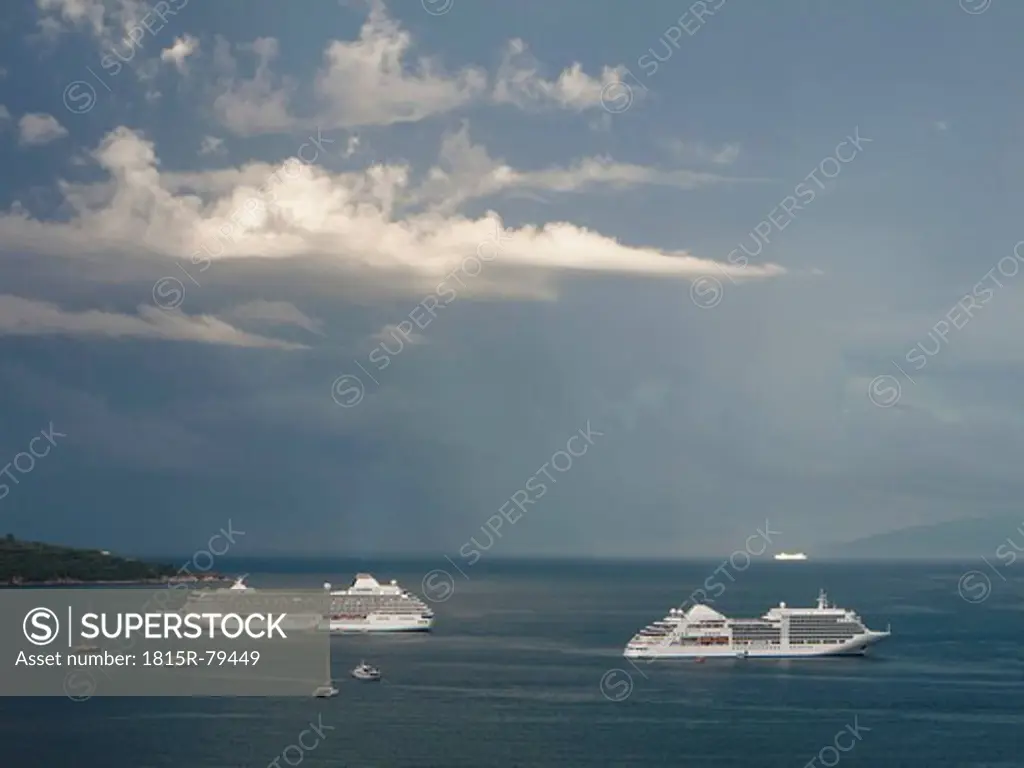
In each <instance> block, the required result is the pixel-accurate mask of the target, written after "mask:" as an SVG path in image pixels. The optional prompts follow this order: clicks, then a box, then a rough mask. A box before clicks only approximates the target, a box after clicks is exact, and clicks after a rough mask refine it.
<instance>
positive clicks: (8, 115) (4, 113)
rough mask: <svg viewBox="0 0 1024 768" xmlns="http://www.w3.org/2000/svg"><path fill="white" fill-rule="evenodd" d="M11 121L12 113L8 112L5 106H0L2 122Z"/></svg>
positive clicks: (0, 119)
mask: <svg viewBox="0 0 1024 768" xmlns="http://www.w3.org/2000/svg"><path fill="white" fill-rule="evenodd" d="M10 119H11V113H10V112H8V111H7V107H5V106H4V105H3V104H0V121H3V120H10Z"/></svg>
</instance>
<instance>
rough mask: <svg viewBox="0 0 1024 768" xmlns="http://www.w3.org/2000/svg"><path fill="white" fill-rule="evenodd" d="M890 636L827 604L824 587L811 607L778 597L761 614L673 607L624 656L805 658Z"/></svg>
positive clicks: (861, 648) (861, 649) (852, 650)
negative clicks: (747, 616) (739, 616)
mask: <svg viewBox="0 0 1024 768" xmlns="http://www.w3.org/2000/svg"><path fill="white" fill-rule="evenodd" d="M887 637H889V629H888V627H887V628H886V630H885V632H875V631H873V630H870V629H868V628H867V627H865V626H864V623H863V622H862V621H861V619H860V617H859V616H858V615H857V614H856V613H854V612H853V611H850V610H847V609H845V608H837V607H835V606H834V605H829V602H828V597H827V596H826V595H825V591H824V590H822V591H821V593H820V594H819V595H818V605H817V607H815V608H788V607H787V606H786V604H785V603H779V606H778V607H777V608H772V609H771V610H769V611H768V612H767V613H766V614H764V616H762V617H761V618H759V619H728V618H726V617H725V616H723V615H722V614H720V613H719V612H718V611H716V610H714V609H713V608H709V607H708V606H706V605H695V606H693V607H692V608H690V610H688V611H683V610H681V609H678V608H673V609H672V610H671V611H669V614H668V616H666V617H665V618H664V619H662V620H661V621H656V622H654V623H653V624H649V625H648V626H647V627H645V628H644V629H642V630H640V631H639V632H638V633H637V634H636V635H634V636H633V639H632V640H630V641H629V644H628V645H627V646H626V650H625V653H624V654H623V655H624V656H627V657H629V658H639V659H658V658H661V659H672V658H705V657H712V656H731V657H738V658H803V657H809V656H862V655H864V653H865V652H866V651H867V649H868V647H869V646H871V645H874V644H875V643H877V642H878V641H880V640H884V639H885V638H887Z"/></svg>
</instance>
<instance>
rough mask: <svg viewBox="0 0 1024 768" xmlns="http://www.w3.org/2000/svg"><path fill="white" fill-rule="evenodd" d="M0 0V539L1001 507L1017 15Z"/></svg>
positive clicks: (727, 519) (711, 545)
mask: <svg viewBox="0 0 1024 768" xmlns="http://www.w3.org/2000/svg"><path fill="white" fill-rule="evenodd" d="M11 6H12V7H11V9H8V12H7V13H6V14H5V19H4V21H3V22H2V23H0V105H2V106H0V168H3V170H4V172H3V173H2V174H0V391H2V393H3V397H2V399H0V462H2V463H4V464H5V465H6V466H5V467H4V470H3V472H2V473H0V515H2V517H3V519H4V520H5V522H6V530H9V531H11V532H12V533H14V534H16V535H18V536H24V537H28V538H37V539H43V540H47V541H53V542H63V543H68V544H74V545H83V546H96V547H101V548H104V549H112V550H118V551H127V552H139V553H145V552H169V551H189V550H191V549H193V548H195V547H201V546H203V545H204V543H205V542H206V541H207V540H208V539H209V538H210V537H211V536H212V535H214V534H216V533H217V532H218V531H220V530H221V529H222V528H223V527H225V526H226V525H228V521H229V520H230V521H231V525H232V526H233V527H234V529H236V530H242V531H244V532H245V535H244V536H243V537H241V538H240V539H239V542H238V545H237V547H238V548H237V551H233V552H232V554H233V555H238V556H243V555H247V554H264V553H274V552H281V553H286V552H287V553H293V552H294V553H311V554H312V553H317V554H333V553H338V554H359V555H378V554H400V553H428V552H430V553H440V552H444V553H449V554H452V555H454V554H455V553H458V552H460V551H463V552H465V550H466V549H467V547H466V545H467V544H471V540H472V539H475V541H476V544H475V545H471V546H470V547H469V549H472V548H473V547H474V546H476V547H478V548H486V550H487V552H489V553H492V554H495V555H498V554H500V555H502V556H514V555H525V554H530V555H560V554H564V555H595V556H625V557H676V556H698V555H708V554H716V553H719V552H729V551H732V550H736V549H738V548H742V547H743V542H744V541H745V540H746V538H747V537H748V536H749V535H751V534H753V533H754V532H755V531H756V530H757V529H758V528H763V526H764V525H765V522H766V521H769V522H770V526H771V528H772V530H774V531H778V532H780V533H779V537H778V540H777V541H778V543H777V546H776V548H777V549H804V550H805V551H811V552H813V550H814V548H815V547H822V546H825V545H826V544H829V543H832V542H836V541H843V540H848V539H854V538H858V537H863V536H870V535H874V534H878V533H882V532H885V531H890V530H896V529H899V528H904V527H909V526H914V525H923V524H929V523H939V522H944V521H950V520H956V519H960V518H966V517H976V516H988V515H992V516H995V515H1005V514H1008V513H1012V512H1014V511H1015V509H1016V503H1017V500H1018V499H1019V498H1020V496H1021V490H1022V484H1024V480H1022V475H1021V472H1020V471H1019V466H1018V458H1017V453H1018V451H1017V450H1016V449H1017V448H1018V445H1019V434H1020V425H1021V423H1022V422H1024V411H1022V406H1021V401H1020V398H1019V394H1018V390H1019V381H1020V375H1021V373H1022V363H1024V337H1022V336H1021V334H1020V333H1019V329H1020V327H1021V321H1022V320H1024V302H1022V301H1021V298H1022V296H1024V292H1022V284H1024V274H1018V272H1021V265H1022V263H1024V242H1022V241H1024V227H1022V226H1021V224H1020V217H1019V215H1015V214H1017V213H1018V211H1019V210H1020V208H1021V203H1022V202H1024V195H1022V193H1021V191H1020V189H1019V186H1018V185H1017V184H1016V183H1015V180H1016V179H1018V178H1020V176H1021V172H1022V171H1024V134H1022V128H1024V107H1022V106H1021V105H1022V104H1024V101H1022V100H1021V98H1020V95H1021V94H1020V91H1021V85H1020V83H1019V78H1018V77H1017V76H1016V75H1017V74H1018V73H1019V71H1020V61H1019V59H1020V55H1021V54H1020V47H1019V45H1018V40H1017V34H1016V31H1017V30H1019V29H1020V28H1021V25H1022V24H1024V7H1022V6H1019V5H1016V4H1011V3H1007V2H999V1H998V0H997V1H996V2H992V1H991V0H960V2H959V3H958V2H957V0H941V1H940V2H936V1H935V0H928V1H927V2H925V0H908V2H903V3H891V2H875V1H869V0H854V2H848V3H843V4H841V5H840V4H819V3H811V2H804V1H802V0H785V1H784V2H779V3H771V4H766V3H763V2H755V0H704V2H696V3H694V4H692V5H690V6H686V5H685V4H677V3H669V2H663V1H662V0H652V2H648V3H643V4H639V5H635V6H630V8H629V10H628V11H627V10H626V9H625V6H623V5H622V4H620V3H613V2H608V1H607V0H587V2H583V1H582V0H567V1H566V2H562V3H557V4H555V3H550V2H541V1H540V0H520V2H517V3H515V4H512V3H499V2H496V1H494V0H486V1H482V2H472V3H471V2H467V0H423V2H412V1H410V2H404V3H398V2H394V1H392V2H387V3H385V2H369V1H367V0H348V1H347V2H340V3H339V2H329V1H328V0H324V1H323V2H316V3H307V4H303V5H302V6H301V9H300V8H299V7H297V6H293V5H292V4H286V3H281V2H274V1H273V0H245V2H244V3H243V2H242V1H241V0H224V1H223V2H218V3H216V4H214V3H200V2H198V0H190V1H189V0H166V2H156V3H149V4H147V3H146V2H143V0H13V2H12V3H11ZM1018 244H1019V245H1018ZM1015 248H1016V252H1015ZM574 436H576V437H574ZM35 438H39V439H35ZM541 487H543V491H541V490H540V489H541ZM488 521H491V522H488ZM488 527H489V528H490V530H489V531H488V530H487V528H488ZM488 542H490V543H488ZM998 543H999V542H993V546H995V545H996V544H998ZM483 545H487V546H486V547H484V546H483Z"/></svg>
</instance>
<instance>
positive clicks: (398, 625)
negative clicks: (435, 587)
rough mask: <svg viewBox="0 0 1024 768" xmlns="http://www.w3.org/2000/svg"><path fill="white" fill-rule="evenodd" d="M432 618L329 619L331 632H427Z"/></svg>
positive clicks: (376, 617)
mask: <svg viewBox="0 0 1024 768" xmlns="http://www.w3.org/2000/svg"><path fill="white" fill-rule="evenodd" d="M433 624H434V620H433V619H432V618H423V617H422V616H373V615H371V616H367V617H366V618H365V619H331V620H330V631H331V634H334V635H341V634H350V633H355V632H429V631H430V628H431V627H432V626H433Z"/></svg>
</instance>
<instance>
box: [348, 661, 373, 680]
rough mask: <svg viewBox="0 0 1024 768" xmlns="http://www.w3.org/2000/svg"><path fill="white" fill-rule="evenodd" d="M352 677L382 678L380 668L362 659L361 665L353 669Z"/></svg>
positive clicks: (363, 678) (362, 678)
mask: <svg viewBox="0 0 1024 768" xmlns="http://www.w3.org/2000/svg"><path fill="white" fill-rule="evenodd" d="M352 677H354V678H355V679H356V680H380V670H379V669H377V668H376V667H374V666H371V665H370V664H367V663H366V662H365V661H361V662H359V666H358V667H356V668H355V669H353V670H352Z"/></svg>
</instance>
